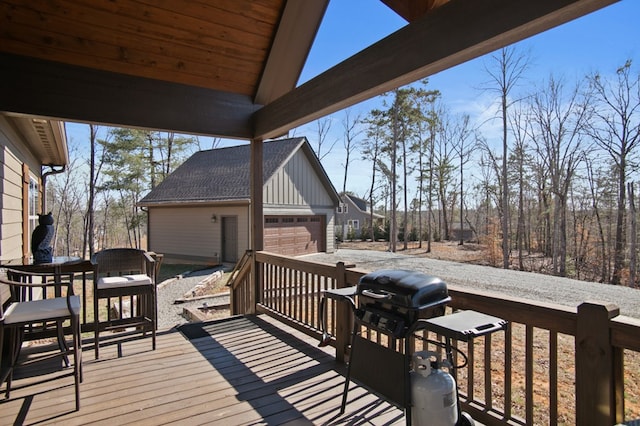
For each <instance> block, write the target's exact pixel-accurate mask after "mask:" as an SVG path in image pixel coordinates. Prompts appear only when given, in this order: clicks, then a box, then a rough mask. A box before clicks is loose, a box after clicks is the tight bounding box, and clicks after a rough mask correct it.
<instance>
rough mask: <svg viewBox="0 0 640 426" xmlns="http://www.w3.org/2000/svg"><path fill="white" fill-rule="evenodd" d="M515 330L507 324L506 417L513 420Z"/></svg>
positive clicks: (505, 341) (505, 336)
mask: <svg viewBox="0 0 640 426" xmlns="http://www.w3.org/2000/svg"><path fill="white" fill-rule="evenodd" d="M512 350H513V330H512V328H511V323H509V324H507V329H506V330H505V332H504V417H505V419H511V404H512V400H513V396H512V387H511V371H512V367H511V365H512V363H513V351H512Z"/></svg>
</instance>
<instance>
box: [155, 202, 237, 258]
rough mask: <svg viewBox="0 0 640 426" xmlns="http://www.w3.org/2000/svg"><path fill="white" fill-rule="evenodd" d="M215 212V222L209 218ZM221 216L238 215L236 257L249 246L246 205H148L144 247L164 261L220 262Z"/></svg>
mask: <svg viewBox="0 0 640 426" xmlns="http://www.w3.org/2000/svg"><path fill="white" fill-rule="evenodd" d="M214 214H215V215H216V222H215V223H213V222H212V220H211V216H212V215H214ZM223 216H236V217H237V218H238V253H237V256H238V259H239V258H241V257H242V254H244V252H245V251H246V250H247V249H248V248H249V206H248V205H241V206H226V207H225V206H219V205H207V206H194V207H186V206H183V207H150V208H149V232H150V234H149V242H148V250H150V251H155V252H156V253H162V254H164V261H165V262H168V263H192V262H193V263H207V264H217V263H218V262H219V261H220V255H221V252H222V247H221V240H222V238H221V226H222V220H221V218H222V217H223Z"/></svg>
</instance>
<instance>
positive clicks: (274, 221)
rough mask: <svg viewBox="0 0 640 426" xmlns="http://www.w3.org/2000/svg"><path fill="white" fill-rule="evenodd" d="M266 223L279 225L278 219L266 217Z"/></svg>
mask: <svg viewBox="0 0 640 426" xmlns="http://www.w3.org/2000/svg"><path fill="white" fill-rule="evenodd" d="M264 223H278V218H277V217H265V218H264Z"/></svg>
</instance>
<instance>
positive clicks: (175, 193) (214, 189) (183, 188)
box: [140, 137, 337, 205]
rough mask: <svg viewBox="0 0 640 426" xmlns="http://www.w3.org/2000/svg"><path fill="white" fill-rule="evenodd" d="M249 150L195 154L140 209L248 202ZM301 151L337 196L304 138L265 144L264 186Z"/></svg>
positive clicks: (240, 149)
mask: <svg viewBox="0 0 640 426" xmlns="http://www.w3.org/2000/svg"><path fill="white" fill-rule="evenodd" d="M303 147H304V148H303ZM250 149H251V147H250V145H239V146H234V147H228V148H218V149H211V150H206V151H199V152H196V153H195V154H193V155H192V156H191V157H190V158H189V159H188V160H187V161H185V162H184V163H183V164H182V165H180V166H179V167H178V168H177V169H176V170H175V171H174V172H173V173H171V175H169V176H168V177H167V178H166V179H165V180H164V181H162V183H160V185H158V186H157V187H155V188H154V189H153V190H151V192H149V194H147V195H146V196H145V197H144V198H143V199H142V201H141V202H140V205H156V204H174V203H192V202H208V201H233V200H249V199H250V191H251V187H250V176H251V164H250V163H251V152H250ZM298 150H302V151H304V152H305V154H306V155H307V157H308V156H309V151H311V154H312V155H313V158H310V160H312V161H311V163H312V165H314V161H313V160H315V162H316V163H317V164H315V165H314V169H316V173H317V174H318V176H319V177H320V178H321V179H323V180H324V181H325V188H328V189H327V192H329V193H331V192H332V191H333V193H334V194H335V190H334V189H333V185H331V182H330V181H329V179H328V177H327V176H326V174H325V173H324V169H322V166H321V165H320V163H319V161H318V160H317V158H316V157H315V155H314V154H313V151H312V150H311V148H310V147H309V144H308V143H307V142H306V138H304V137H299V138H290V139H280V140H273V141H268V142H264V147H263V173H262V178H263V182H267V181H268V180H269V179H270V178H271V176H273V175H274V174H275V173H276V172H277V171H278V170H280V169H281V168H282V167H284V165H285V164H286V163H287V161H288V160H289V159H290V158H291V157H292V156H293V155H294V154H295V153H296V152H297V151H298ZM332 198H333V196H332ZM335 198H336V199H337V194H336V195H335Z"/></svg>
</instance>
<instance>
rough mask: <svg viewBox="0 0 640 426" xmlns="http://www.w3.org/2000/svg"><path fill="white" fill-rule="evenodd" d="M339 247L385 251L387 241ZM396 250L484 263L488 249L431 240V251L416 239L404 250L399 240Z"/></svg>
mask: <svg viewBox="0 0 640 426" xmlns="http://www.w3.org/2000/svg"><path fill="white" fill-rule="evenodd" d="M341 248H344V249H352V250H377V251H387V250H388V249H389V243H388V242H386V241H375V242H372V241H344V242H341V243H340V244H339V245H338V249H341ZM396 252H397V253H399V254H406V255H409V256H417V257H426V258H430V259H438V260H450V261H452V262H464V263H474V264H479V265H486V264H487V258H488V253H489V249H488V248H487V247H486V246H484V245H482V244H476V243H464V244H462V245H460V243H459V242H457V241H444V242H431V251H430V252H427V242H426V241H423V242H422V244H420V243H418V242H417V241H411V242H408V243H407V249H406V250H405V249H404V243H403V242H399V243H398V244H397V245H396Z"/></svg>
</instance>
